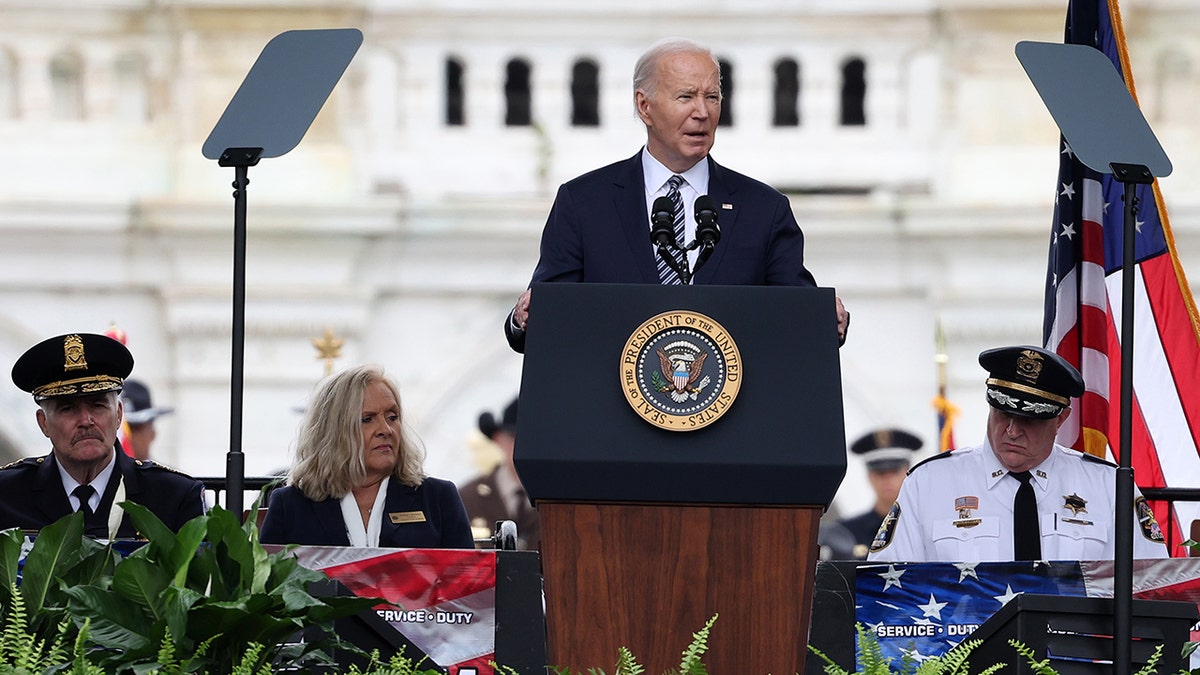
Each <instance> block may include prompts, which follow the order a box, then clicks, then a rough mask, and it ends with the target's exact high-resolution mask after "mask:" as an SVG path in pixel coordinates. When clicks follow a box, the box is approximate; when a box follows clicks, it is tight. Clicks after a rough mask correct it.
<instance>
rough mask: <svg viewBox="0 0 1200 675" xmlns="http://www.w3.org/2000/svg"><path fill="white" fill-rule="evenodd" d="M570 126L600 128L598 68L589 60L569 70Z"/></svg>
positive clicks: (580, 62)
mask: <svg viewBox="0 0 1200 675" xmlns="http://www.w3.org/2000/svg"><path fill="white" fill-rule="evenodd" d="M571 126H576V127H595V126H600V66H598V65H596V62H595V61H592V60H591V59H580V60H578V61H576V62H575V65H574V66H573V67H572V68H571Z"/></svg>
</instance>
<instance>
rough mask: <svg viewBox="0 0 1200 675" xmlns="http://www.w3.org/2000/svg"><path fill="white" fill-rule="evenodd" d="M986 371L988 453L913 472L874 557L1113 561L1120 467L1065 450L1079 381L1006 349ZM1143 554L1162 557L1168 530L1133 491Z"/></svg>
mask: <svg viewBox="0 0 1200 675" xmlns="http://www.w3.org/2000/svg"><path fill="white" fill-rule="evenodd" d="M979 365H981V366H983V367H984V369H986V370H987V371H988V379H987V401H988V403H989V404H990V405H991V410H990V412H989V413H988V422H987V438H986V439H985V440H984V443H983V445H979V446H975V447H972V448H963V449H960V450H954V451H951V452H946V453H942V454H939V455H934V456H933V457H930V458H929V459H927V460H925V461H924V462H921V463H920V464H918V465H916V466H915V467H913V468H912V470H911V471H909V475H908V478H907V479H905V481H904V483H903V485H902V486H901V488H900V496H899V497H898V498H897V500H896V503H895V504H894V505H893V506H892V509H891V511H890V512H889V513H888V515H887V516H886V517H885V518H884V520H883V524H882V525H881V526H880V527H879V532H878V533H877V534H876V535H875V540H874V541H873V542H872V543H871V551H870V553H869V554H868V556H867V558H868V560H880V561H896V562H901V561H906V562H926V561H1001V560H1111V559H1113V557H1114V556H1115V555H1116V550H1115V548H1116V547H1115V541H1114V526H1113V513H1114V510H1115V504H1114V500H1115V496H1116V488H1115V483H1116V466H1115V465H1113V464H1111V463H1109V462H1106V461H1104V460H1102V459H1099V458H1096V457H1093V456H1091V455H1087V454H1084V453H1081V452H1078V451H1076V450H1072V449H1070V448H1067V447H1064V446H1061V445H1058V444H1056V443H1055V442H1054V438H1055V434H1056V433H1057V432H1058V428H1059V427H1060V426H1062V424H1063V422H1065V421H1066V420H1067V417H1068V416H1069V415H1070V414H1071V398H1072V397H1077V396H1081V395H1082V394H1083V389H1084V387H1083V377H1082V376H1081V375H1080V374H1079V371H1078V370H1076V369H1075V367H1074V366H1072V365H1071V364H1069V363H1067V361H1066V360H1064V359H1063V358H1062V357H1060V356H1059V355H1057V354H1055V353H1054V352H1051V351H1047V350H1045V349H1040V348H1038V347H1001V348H999V349H989V350H986V351H984V352H983V353H981V354H980V355H979ZM1134 492H1135V494H1134V498H1135V501H1134V515H1133V518H1134V519H1135V523H1134V535H1133V555H1134V557H1135V558H1164V557H1166V556H1167V549H1166V546H1165V545H1164V543H1163V537H1162V532H1161V531H1160V530H1159V527H1158V523H1157V522H1155V520H1154V514H1153V513H1152V512H1151V510H1150V507H1149V505H1147V504H1146V499H1145V497H1142V495H1141V493H1140V492H1137V488H1136V487H1135V488H1134Z"/></svg>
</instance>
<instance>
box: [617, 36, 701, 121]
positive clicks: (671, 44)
mask: <svg viewBox="0 0 1200 675" xmlns="http://www.w3.org/2000/svg"><path fill="white" fill-rule="evenodd" d="M676 54H704V55H706V56H708V57H709V58H710V59H712V62H713V65H714V66H716V68H717V72H718V73H720V72H721V64H720V63H719V62H718V61H717V57H715V56H713V53H712V50H711V49H709V48H708V47H705V46H704V45H702V44H700V43H699V42H695V41H694V40H689V39H687V38H681V37H669V38H663V39H661V40H659V41H658V42H655V43H654V44H652V45H650V48H649V49H647V50H646V51H645V53H643V54H642V56H641V58H639V59H638V60H637V65H635V66H634V67H633V91H634V97H635V98H634V100H635V105H636V100H637V98H636V96H637V91H638V90H639V89H640V90H641V91H642V92H644V93H645V94H646V96H654V93H655V91H657V90H658V62H659V61H661V60H662V58H663V57H664V56H674V55H676Z"/></svg>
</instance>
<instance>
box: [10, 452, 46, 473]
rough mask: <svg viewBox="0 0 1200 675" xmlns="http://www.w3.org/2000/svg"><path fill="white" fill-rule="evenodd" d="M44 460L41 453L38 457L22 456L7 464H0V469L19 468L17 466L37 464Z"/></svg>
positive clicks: (23, 466)
mask: <svg viewBox="0 0 1200 675" xmlns="http://www.w3.org/2000/svg"><path fill="white" fill-rule="evenodd" d="M44 461H46V456H45V455H41V456H39V457H23V458H21V459H18V460H16V461H15V462H9V463H8V464H5V465H4V466H0V471H4V470H5V469H19V468H26V467H31V466H37V465H39V464H41V463H42V462H44Z"/></svg>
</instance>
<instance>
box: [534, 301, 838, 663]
mask: <svg viewBox="0 0 1200 675" xmlns="http://www.w3.org/2000/svg"><path fill="white" fill-rule="evenodd" d="M533 298H534V300H533V302H534V303H535V306H536V309H535V310H534V311H535V313H536V318H535V319H534V322H535V323H533V324H531V330H530V331H529V334H528V337H527V342H526V349H525V363H524V372H523V376H522V383H521V394H520V397H521V398H520V400H521V415H520V418H519V420H518V433H517V447H516V453H515V459H516V466H517V470H518V472H519V473H520V475H521V480H522V483H523V484H524V486H525V489H526V491H527V493H528V494H529V495H530V497H531V498H532V499H533V500H534V501H535V504H536V505H537V507H538V511H539V512H540V514H541V518H542V547H541V559H542V571H543V576H544V579H545V591H546V621H547V634H548V635H547V637H548V661H549V665H551V666H555V667H559V666H567V667H570V668H571V669H572V670H573V671H580V672H587V669H588V668H604V669H605V670H610V669H611V668H612V666H613V664H614V663H615V662H616V659H617V649H618V647H621V646H625V647H628V648H629V649H630V650H631V651H632V652H633V654H634V656H635V657H636V658H637V659H638V661H639V662H640V663H642V664H643V665H644V666H645V667H646V670H647V672H649V673H658V672H663V671H664V670H666V669H667V668H670V667H674V666H677V665H678V663H679V659H680V655H681V653H682V651H683V649H684V648H685V647H686V646H687V645H688V644H689V643H690V642H691V640H692V634H693V633H694V632H695V631H697V630H699V629H700V628H701V627H703V625H704V623H705V622H706V621H707V620H708V618H709V617H711V616H712V615H713V614H719V618H718V619H717V622H716V624H715V625H714V626H713V629H712V633H711V635H710V638H709V652H708V653H707V654H706V655H705V657H704V661H705V663H706V664H708V666H709V670H710V672H714V673H742V674H745V675H766V674H767V673H774V674H775V675H790V674H792V673H803V672H804V664H805V657H806V654H807V648H806V647H807V635H808V629H809V623H810V611H811V606H812V593H813V579H814V575H815V571H816V559H817V543H816V541H817V526H818V520H819V518H820V515H821V512H822V510H823V509H824V507H825V506H826V505H827V504H828V503H829V501H830V500H831V499H832V498H833V495H834V493H835V492H836V490H837V487H838V485H839V484H840V482H841V480H842V477H843V476H844V474H845V469H846V460H845V432H844V429H843V421H842V393H841V378H840V368H839V361H838V351H837V349H838V346H837V331H836V318H835V310H834V294H833V291H832V290H831V289H814V288H784V287H742V286H736V287H735V286H655V285H624V284H537V285H535V286H534V289H533ZM689 329H690V330H689ZM706 348H707V349H710V352H708V353H704V349H706ZM659 352H663V353H664V354H667V353H669V354H672V355H673V356H672V357H671V358H672V359H676V362H677V361H678V359H677V357H679V358H682V359H684V360H685V361H686V362H687V363H692V364H694V363H695V362H696V361H700V362H701V366H703V368H705V369H708V370H704V371H703V372H701V366H697V367H696V369H695V371H694V372H693V373H692V380H691V382H690V385H695V386H694V387H692V388H691V389H689V390H690V391H693V392H694V393H696V394H697V396H696V397H694V398H693V397H684V399H683V401H682V402H677V401H674V400H672V399H670V398H669V396H670V393H671V392H669V391H668V392H666V393H663V392H660V391H658V389H656V387H658V388H667V389H669V388H670V386H671V382H672V381H673V380H672V378H671V374H672V373H671V372H666V371H671V367H670V365H669V362H662V363H661V364H660V356H659ZM702 353H703V356H702V355H701V354H702ZM660 365H661V367H660ZM655 371H659V372H658V373H657V374H656V373H655ZM680 372H681V371H679V370H676V371H674V374H675V375H676V376H677V377H678V376H679V374H680ZM684 377H685V379H686V377H687V375H684ZM703 378H708V379H707V380H705V379H703ZM731 380H732V381H731ZM676 382H677V381H676ZM701 385H703V386H701ZM675 393H676V394H677V395H681V394H680V390H678V389H676V390H675ZM660 395H662V396H665V397H667V398H664V402H661V403H660V402H657V401H654V400H652V398H653V397H657V396H660ZM706 404H707V407H706ZM663 409H665V410H667V413H666V414H663V413H662V410H663ZM681 429H688V430H686V431H684V430H681Z"/></svg>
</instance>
